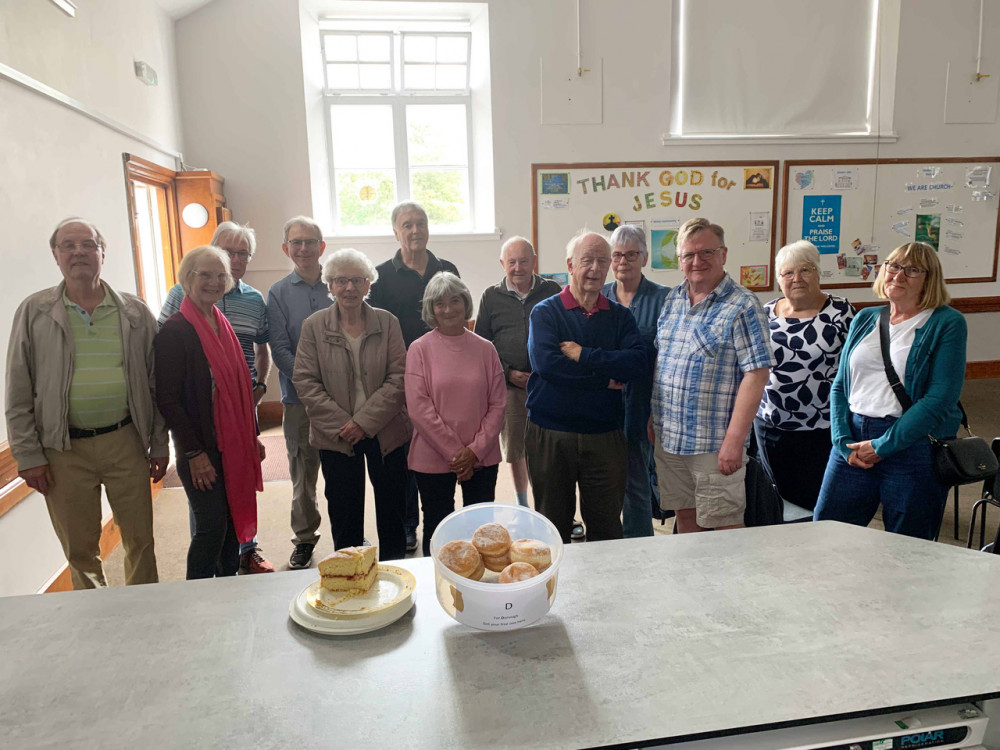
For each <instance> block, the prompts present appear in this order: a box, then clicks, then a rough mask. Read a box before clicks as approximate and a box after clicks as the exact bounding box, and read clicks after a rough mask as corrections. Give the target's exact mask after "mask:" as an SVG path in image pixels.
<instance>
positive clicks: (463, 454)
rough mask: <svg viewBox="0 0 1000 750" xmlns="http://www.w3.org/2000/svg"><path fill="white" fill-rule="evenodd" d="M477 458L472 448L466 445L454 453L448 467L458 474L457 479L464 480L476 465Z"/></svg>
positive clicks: (470, 474)
mask: <svg viewBox="0 0 1000 750" xmlns="http://www.w3.org/2000/svg"><path fill="white" fill-rule="evenodd" d="M478 460H479V458H478V457H477V456H476V454H475V453H473V451H472V448H470V447H468V446H466V447H464V448H462V449H461V450H460V451H459V452H458V453H456V454H455V457H454V458H453V459H451V462H450V463H449V464H448V468H449V469H450V470H451V471H453V472H455V473H456V474H457V475H458V481H460V482H464V481H465V480H466V479H469V478H470V477H471V476H472V470H473V469H474V468H475V467H476V462H477V461H478ZM463 477H464V478H463Z"/></svg>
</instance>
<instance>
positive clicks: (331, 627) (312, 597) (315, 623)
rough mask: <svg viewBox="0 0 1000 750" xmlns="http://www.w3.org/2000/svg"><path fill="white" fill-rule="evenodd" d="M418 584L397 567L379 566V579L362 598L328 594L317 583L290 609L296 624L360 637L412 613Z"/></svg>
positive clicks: (309, 586) (304, 592)
mask: <svg viewBox="0 0 1000 750" xmlns="http://www.w3.org/2000/svg"><path fill="white" fill-rule="evenodd" d="M416 584H417V581H416V579H415V578H414V577H413V574H412V573H410V571H408V570H405V569H403V568H397V567H396V566H395V565H382V564H380V565H379V566H378V578H377V579H376V580H375V583H374V584H373V585H372V587H371V588H370V589H369V590H368V591H367V592H366V593H364V594H361V595H350V596H348V595H345V594H343V593H341V592H337V591H327V590H326V589H324V588H323V587H322V585H321V584H320V582H319V581H313V582H312V583H310V584H309V585H308V586H306V587H305V588H304V589H302V591H300V592H299V593H298V594H296V595H295V598H293V599H292V601H291V604H290V605H289V607H288V614H289V616H290V617H291V618H292V620H293V621H294V622H296V623H298V624H299V625H301V626H302V627H304V628H306V629H307V630H312V631H313V632H316V633H322V634H325V635H357V634H359V633H370V632H371V631H373V630H378V629H379V628H384V627H385V626H386V625H390V624H392V623H394V622H395V621H396V620H398V619H399V618H400V617H402V616H403V615H405V614H406V613H407V612H409V611H410V608H411V607H412V606H413V589H414V588H415V587H416Z"/></svg>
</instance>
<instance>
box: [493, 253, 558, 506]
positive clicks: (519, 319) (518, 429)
mask: <svg viewBox="0 0 1000 750" xmlns="http://www.w3.org/2000/svg"><path fill="white" fill-rule="evenodd" d="M500 265H501V266H502V267H503V270H504V274H505V276H504V278H503V279H501V280H500V282H499V283H497V284H494V285H493V286H491V287H487V289H486V291H485V292H483V297H482V299H481V300H480V302H479V313H478V315H477V317H476V333H478V334H479V335H480V336H482V337H483V338H484V339H487V340H489V341H492V342H493V345H494V346H495V347H496V348H497V354H499V355H500V364H502V365H503V374H504V377H506V378H507V410H506V413H505V414H504V421H503V432H501V433H500V444H501V446H502V447H503V454H504V460H505V461H506V462H507V463H509V464H510V473H511V475H512V476H513V477H514V491H515V492H516V493H517V502H518V503H520V504H521V505H524V506H527V504H528V468H527V465H526V464H525V460H524V426H525V420H526V419H527V409H526V408H525V405H524V404H525V399H526V398H527V391H526V390H525V389H526V388H527V385H528V376H529V375H530V374H531V364H530V362H529V361H528V318H529V316H530V315H531V310H532V308H534V306H535V305H536V304H538V303H539V302H541V301H542V300H543V299H546V298H548V297H551V296H553V295H555V294H559V285H558V284H557V283H556V282H554V281H550V280H548V279H543V278H542V277H541V276H539V275H538V274H536V273H535V272H534V271H535V250H534V248H533V247H532V246H531V243H530V242H528V240H526V239H525V238H524V237H516V236H515V237H511V238H510V239H509V240H507V241H506V242H505V243H503V247H502V248H500Z"/></svg>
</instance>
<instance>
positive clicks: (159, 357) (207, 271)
mask: <svg viewBox="0 0 1000 750" xmlns="http://www.w3.org/2000/svg"><path fill="white" fill-rule="evenodd" d="M178 276H179V277H180V278H179V281H180V284H181V287H182V288H183V289H184V294H185V297H184V301H183V302H182V303H181V309H180V312H178V313H175V314H174V315H171V316H170V317H169V318H168V319H167V321H166V322H165V323H164V324H163V327H162V328H161V329H160V332H159V333H158V334H157V336H156V339H155V340H154V341H153V349H154V352H155V356H156V402H157V405H158V406H159V408H160V413H162V414H163V418H164V419H165V420H166V422H167V426H168V427H169V428H170V432H171V433H172V435H173V439H174V449H175V451H176V454H177V473H178V475H179V476H180V479H181V484H183V485H184V491H185V492H186V493H187V496H188V503H189V504H190V506H191V511H192V513H193V515H194V522H195V530H194V534H193V535H192V538H191V546H190V547H189V548H188V556H187V578H188V579H189V580H190V579H194V578H211V577H213V576H217V575H218V576H232V575H236V571H237V570H238V569H239V565H240V542H245V541H249V540H251V539H253V538H254V536H255V535H256V533H257V494H256V493H257V492H259V491H261V490H262V489H263V484H262V479H261V472H260V462H261V460H262V459H263V458H264V446H263V445H262V444H261V442H260V441H259V440H258V439H257V434H258V432H259V430H258V429H257V418H256V415H255V412H254V405H253V385H252V383H251V382H250V370H249V369H247V364H246V360H245V359H244V357H243V353H242V350H241V349H240V344H239V341H238V340H237V338H236V334H235V333H234V332H233V329H232V327H231V326H230V325H229V321H227V320H226V319H225V317H223V315H222V313H221V312H220V311H219V310H218V308H216V307H215V303H216V302H218V301H219V300H220V299H222V297H223V296H224V295H225V294H226V292H228V291H229V290H230V289H232V286H233V277H232V274H231V272H230V268H229V256H228V255H227V254H226V253H225V252H223V251H222V250H220V249H219V248H217V247H212V246H211V245H202V246H201V247H197V248H195V249H194V250H192V251H191V252H189V253H187V255H185V256H184V258H183V260H182V261H181V265H180V268H179V269H178Z"/></svg>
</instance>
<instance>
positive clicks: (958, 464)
mask: <svg viewBox="0 0 1000 750" xmlns="http://www.w3.org/2000/svg"><path fill="white" fill-rule="evenodd" d="M878 334H879V344H880V345H881V347H882V364H883V365H884V366H885V376H886V377H887V378H888V379H889V385H890V386H891V387H892V392H893V393H895V394H896V398H897V399H898V400H899V404H900V406H902V407H903V411H904V412H905V411H906V410H907V409H909V408H910V407H911V406H913V401H912V399H910V396H909V394H908V393H907V392H906V390H905V389H904V388H903V384H902V383H901V382H900V381H899V375H898V374H896V368H895V367H893V366H892V360H891V359H890V357H889V306H888V305H886V306H885V307H884V308H882V312H881V313H880V314H879V319H878ZM958 408H959V410H960V411H961V412H962V426H963V427H964V428H965V431H966V432H968V433H969V437H953V438H946V439H944V440H942V439H940V438H936V437H934V436H933V435H928V436H927V438H928V439H929V440H930V441H931V457H932V459H933V461H934V471H935V473H936V474H937V477H938V479H939V480H940V481H941V482H942V483H943V484H947V485H948V486H950V487H953V486H955V485H957V484H973V483H975V482H981V481H983V480H985V479H989V478H990V477H993V476H995V475H996V473H997V469H998V468H1000V466H998V464H997V457H996V456H995V455H993V451H992V450H990V446H989V445H987V443H986V441H985V440H983V439H982V438H981V437H976V436H975V435H973V434H972V430H971V429H970V428H969V418H968V416H966V414H965V407H963V406H962V402H961V401H959V402H958Z"/></svg>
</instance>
